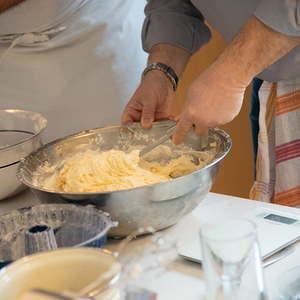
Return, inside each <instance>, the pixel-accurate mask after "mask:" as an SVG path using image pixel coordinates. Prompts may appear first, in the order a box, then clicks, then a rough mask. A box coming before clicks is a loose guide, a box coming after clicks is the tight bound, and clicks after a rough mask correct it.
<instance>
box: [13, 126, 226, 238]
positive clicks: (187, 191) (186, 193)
mask: <svg viewBox="0 0 300 300" xmlns="http://www.w3.org/2000/svg"><path fill="white" fill-rule="evenodd" d="M169 126H170V122H169V121H163V122H155V123H154V125H153V127H152V128H151V129H150V130H144V129H142V128H141V127H140V125H139V124H138V123H137V124H134V127H133V131H123V130H122V127H120V126H112V127H104V128H98V129H93V130H87V131H83V132H80V133H78V134H75V135H71V136H68V137H66V138H63V139H59V140H56V141H54V142H51V143H49V144H47V145H45V146H43V147H42V148H40V149H39V150H38V151H36V152H34V153H32V154H30V155H29V156H28V157H26V158H25V159H24V160H23V161H22V162H21V164H20V167H19V171H18V178H19V180H20V181H21V182H22V183H24V184H25V185H27V186H29V187H30V188H31V189H32V190H33V192H34V193H35V194H36V195H37V196H38V197H39V198H40V199H42V200H43V201H47V202H51V203H53V202H69V203H76V204H81V205H86V204H94V205H96V207H97V208H100V209H101V210H103V211H106V212H108V213H109V214H110V215H111V218H112V219H113V220H116V221H118V222H119V226H118V227H117V228H114V229H113V230H112V231H111V232H110V233H109V234H110V235H113V236H125V235H127V234H129V233H130V232H132V231H133V230H135V229H137V228H140V227H144V228H145V227H147V226H152V227H153V228H155V229H156V230H160V229H163V228H166V227H168V226H171V225H173V224H175V223H176V222H177V221H178V220H179V219H180V218H182V217H183V216H184V215H186V214H188V213H189V212H191V211H192V210H193V209H194V208H195V207H196V206H197V205H198V204H199V203H200V201H201V200H202V199H203V198H204V197H205V196H206V195H207V193H208V192H209V191H210V189H211V186H212V184H213V182H214V179H215V176H216V174H217V171H218V168H219V165H220V162H221V161H222V160H223V158H224V157H225V156H226V155H227V153H228V152H229V150H230V148H231V139H230V137H229V136H228V135H227V134H226V133H225V132H224V131H222V130H219V129H212V130H210V134H209V145H212V143H213V144H214V147H215V149H216V150H215V156H214V158H213V159H212V161H211V162H210V163H209V164H208V165H206V166H205V167H204V168H202V169H199V170H197V171H195V172H193V173H190V174H187V175H184V176H181V177H178V178H175V179H172V180H170V181H167V182H161V183H157V184H153V185H147V186H143V187H138V188H133V189H127V190H121V191H112V192H105V193H82V194H78V193H65V192H59V191H51V190H47V189H45V188H43V185H42V182H43V178H45V177H44V176H46V175H45V174H42V173H41V172H40V171H39V170H40V169H41V166H42V165H43V164H45V163H46V164H47V165H49V166H51V165H55V164H57V163H58V162H63V161H64V160H65V159H66V158H67V157H69V156H71V155H74V154H76V153H78V152H80V151H85V150H88V149H93V150H94V149H100V150H102V151H105V150H109V149H112V148H116V147H117V148H124V147H125V148H126V147H127V146H128V145H130V146H136V147H138V146H141V145H146V144H147V143H149V142H151V141H152V140H155V139H157V138H158V137H160V136H161V135H162V134H163V133H164V131H165V130H166V129H167V128H169ZM132 132H134V134H133V133H132ZM168 143H170V146H171V147H176V149H177V148H178V147H179V148H180V147H186V146H188V147H189V148H191V149H193V150H195V151H199V150H200V149H201V147H202V146H201V145H202V138H201V137H198V136H196V135H195V134H193V133H190V134H189V135H188V137H187V139H186V141H185V143H184V145H183V146H174V145H172V143H171V142H168ZM208 147H209V146H208ZM174 149H175V148H174ZM207 150H209V149H207ZM47 176H49V174H47ZM196 194H197V197H195V195H196Z"/></svg>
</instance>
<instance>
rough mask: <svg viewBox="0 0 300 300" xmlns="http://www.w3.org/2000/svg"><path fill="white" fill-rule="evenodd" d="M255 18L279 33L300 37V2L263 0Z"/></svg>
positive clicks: (295, 0)
mask: <svg viewBox="0 0 300 300" xmlns="http://www.w3.org/2000/svg"><path fill="white" fill-rule="evenodd" d="M255 16H256V17H257V18H258V19H259V20H261V21H262V22H263V23H264V24H266V25H267V26H269V27H270V28H272V29H274V30H276V31H278V32H281V33H283V34H286V35H291V36H300V0H262V1H261V2H260V4H259V6H258V7H257V9H256V11H255Z"/></svg>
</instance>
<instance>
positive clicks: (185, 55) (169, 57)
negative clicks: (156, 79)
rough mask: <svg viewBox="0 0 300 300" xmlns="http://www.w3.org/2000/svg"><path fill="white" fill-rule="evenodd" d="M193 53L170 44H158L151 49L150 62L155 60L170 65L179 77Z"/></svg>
mask: <svg viewBox="0 0 300 300" xmlns="http://www.w3.org/2000/svg"><path fill="white" fill-rule="evenodd" d="M190 56H191V54H190V53H189V52H187V51H186V50H184V49H182V48H180V47H177V46H174V45H170V44H163V43H161V44H156V45H154V46H153V47H152V48H151V50H150V55H149V58H148V64H151V63H153V62H161V63H163V64H166V65H168V66H170V67H171V68H172V69H173V70H174V71H175V72H176V74H177V76H178V77H180V76H181V74H182V73H183V71H184V69H185V67H186V65H187V63H188V60H189V58H190Z"/></svg>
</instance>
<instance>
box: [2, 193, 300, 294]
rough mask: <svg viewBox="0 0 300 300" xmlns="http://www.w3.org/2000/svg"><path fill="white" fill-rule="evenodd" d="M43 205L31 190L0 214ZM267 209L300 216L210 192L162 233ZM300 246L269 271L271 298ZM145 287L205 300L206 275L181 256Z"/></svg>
mask: <svg viewBox="0 0 300 300" xmlns="http://www.w3.org/2000/svg"><path fill="white" fill-rule="evenodd" d="M37 203H40V202H39V200H38V199H36V198H35V197H34V196H33V195H32V194H31V193H30V192H29V191H26V192H25V193H23V194H20V195H18V196H17V197H15V198H13V199H9V200H4V201H0V214H1V213H5V212H7V211H8V210H10V209H13V208H18V207H24V206H28V205H30V204H37ZM259 206H260V207H266V208H273V209H276V210H279V211H281V212H290V213H296V214H300V210H299V209H297V208H290V207H284V206H279V205H274V204H268V203H262V202H257V201H252V200H247V199H242V198H237V197H232V196H226V195H221V194H215V193H209V195H208V196H207V197H206V199H205V200H204V201H203V202H202V203H201V204H200V205H199V206H198V207H197V208H196V209H195V210H194V211H193V212H192V213H191V214H189V215H187V216H185V217H184V218H183V219H182V220H181V221H180V222H179V223H178V224H177V225H175V226H173V227H170V228H168V229H166V230H164V231H162V234H163V235H166V236H167V237H174V238H177V237H180V236H183V235H184V234H185V233H186V231H187V230H189V228H193V227H194V226H197V224H198V220H199V218H201V219H202V220H203V219H209V218H211V217H212V216H213V218H218V216H228V217H230V216H233V217H236V216H240V215H242V214H243V213H245V212H246V211H248V210H249V209H252V208H254V207H259ZM148 239H149V236H148V237H143V238H138V239H137V240H136V241H134V242H132V243H130V244H129V245H128V247H127V248H126V251H125V255H126V254H128V255H130V254H131V253H133V252H134V251H135V249H137V247H146V245H147V242H148V241H149V240H148ZM118 243H119V242H118V241H113V242H109V243H108V244H107V246H106V248H108V249H110V250H114V249H116V247H117V245H118ZM299 244H300V243H298V244H297V245H296V250H295V251H294V252H293V253H292V254H291V255H289V256H288V257H286V258H284V259H282V260H280V261H278V262H277V263H275V264H273V265H271V266H269V267H268V268H266V269H265V270H264V271H265V278H266V285H267V290H268V294H269V299H271V300H272V299H277V297H278V291H277V284H276V283H277V282H278V277H279V276H280V275H281V274H282V273H283V272H285V271H286V270H288V269H290V268H292V267H294V266H296V265H300V247H299ZM143 286H144V287H147V288H149V289H151V290H153V291H155V292H157V293H158V299H159V300H168V299H170V300H177V299H178V300H201V299H204V283H203V274H202V271H201V267H200V265H199V264H196V263H192V262H188V261H186V260H184V259H183V258H181V257H179V256H178V257H177V258H176V259H175V260H174V262H173V263H171V264H170V266H169V267H168V271H167V272H166V273H163V274H161V276H159V277H156V278H148V279H147V280H146V281H145V282H143Z"/></svg>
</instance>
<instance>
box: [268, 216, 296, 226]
mask: <svg viewBox="0 0 300 300" xmlns="http://www.w3.org/2000/svg"><path fill="white" fill-rule="evenodd" d="M264 219H267V220H270V221H275V222H279V223H283V224H294V223H296V222H297V221H298V220H297V219H292V218H288V217H284V216H280V215H275V214H269V215H267V216H264Z"/></svg>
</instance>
